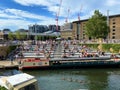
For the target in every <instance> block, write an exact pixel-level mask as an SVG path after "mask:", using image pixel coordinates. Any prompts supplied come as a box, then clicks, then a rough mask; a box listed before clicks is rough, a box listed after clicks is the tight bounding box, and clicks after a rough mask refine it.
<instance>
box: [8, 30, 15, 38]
mask: <svg viewBox="0 0 120 90" xmlns="http://www.w3.org/2000/svg"><path fill="white" fill-rule="evenodd" d="M8 39H10V40H13V39H14V35H13V33H12V32H10V33H9V34H8Z"/></svg>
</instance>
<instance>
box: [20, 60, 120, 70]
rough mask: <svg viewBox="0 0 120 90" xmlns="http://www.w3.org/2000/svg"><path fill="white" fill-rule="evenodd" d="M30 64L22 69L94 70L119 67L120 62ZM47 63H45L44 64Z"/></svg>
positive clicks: (57, 61)
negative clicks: (94, 68) (93, 68)
mask: <svg viewBox="0 0 120 90" xmlns="http://www.w3.org/2000/svg"><path fill="white" fill-rule="evenodd" d="M42 62H44V61H40V62H36V63H42ZM29 63H30V64H24V65H23V66H22V68H21V69H60V68H90V67H91V68H92V67H96V68H97V67H99V68H104V67H110V68H112V67H119V66H120V61H119V60H117V61H115V60H114V59H113V60H111V59H110V60H109V59H108V60H107V59H106V60H104V59H103V60H79V59H76V60H74V59H73V60H72V59H71V60H66V59H64V60H53V61H47V63H48V64H46V65H45V64H43V65H42V64H41V65H39V64H35V65H34V63H35V62H29ZM44 63H45V62H44Z"/></svg>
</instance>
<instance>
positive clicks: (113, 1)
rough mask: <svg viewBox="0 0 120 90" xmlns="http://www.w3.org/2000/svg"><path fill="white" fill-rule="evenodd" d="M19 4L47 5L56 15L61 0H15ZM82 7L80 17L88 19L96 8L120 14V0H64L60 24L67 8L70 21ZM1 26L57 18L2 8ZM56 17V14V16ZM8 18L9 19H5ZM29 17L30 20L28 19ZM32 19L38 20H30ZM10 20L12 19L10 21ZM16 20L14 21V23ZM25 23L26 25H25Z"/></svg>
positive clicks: (21, 24) (63, 19) (53, 21)
mask: <svg viewBox="0 0 120 90" xmlns="http://www.w3.org/2000/svg"><path fill="white" fill-rule="evenodd" d="M13 1H15V2H16V3H18V4H21V5H24V6H28V7H29V6H30V7H31V6H33V7H34V6H36V5H37V6H41V5H42V6H45V7H44V8H43V9H46V10H48V11H49V12H50V13H52V14H53V15H56V13H58V10H59V4H60V0H13ZM81 5H82V6H83V7H82V10H81V14H80V18H81V19H82V20H83V19H88V18H89V17H91V15H93V12H94V10H96V9H97V10H100V12H101V13H103V14H104V15H106V14H107V10H110V15H111V14H112V15H114V14H120V13H119V12H120V9H119V6H120V0H100V1H98V0H62V6H61V9H60V17H62V19H59V24H60V25H62V24H63V23H64V22H65V17H66V16H67V14H68V12H67V10H68V9H70V13H69V21H71V22H72V21H76V20H78V13H80V8H81ZM0 17H1V18H2V19H0V21H1V22H0V25H1V26H0V27H4V26H6V27H7V26H10V25H11V22H12V25H13V26H14V25H15V26H16V27H19V26H21V27H25V28H26V26H28V25H29V24H34V23H38V24H44V25H49V24H56V21H55V18H52V17H49V16H48V17H47V16H41V15H38V14H33V13H30V12H28V11H23V10H19V9H14V8H13V9H11V8H7V9H2V10H0ZM54 17H55V16H54ZM3 18H8V20H6V19H3ZM28 19H29V20H28ZM30 19H34V20H37V21H36V22H33V21H30ZM9 20H10V21H9ZM13 22H14V23H13ZM23 24H24V25H23Z"/></svg>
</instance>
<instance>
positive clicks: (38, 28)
mask: <svg viewBox="0 0 120 90" xmlns="http://www.w3.org/2000/svg"><path fill="white" fill-rule="evenodd" d="M48 30H49V28H48V26H46V25H37V24H35V25H30V26H29V33H30V34H36V33H43V32H46V31H48Z"/></svg>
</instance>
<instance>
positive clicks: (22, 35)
mask: <svg viewBox="0 0 120 90" xmlns="http://www.w3.org/2000/svg"><path fill="white" fill-rule="evenodd" d="M20 38H21V39H22V40H26V39H28V38H27V34H26V33H22V34H21V36H20Z"/></svg>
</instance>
